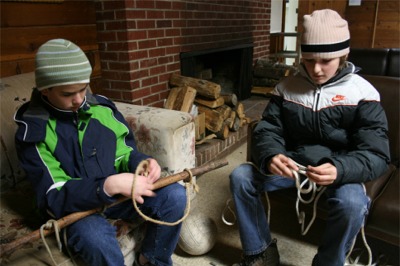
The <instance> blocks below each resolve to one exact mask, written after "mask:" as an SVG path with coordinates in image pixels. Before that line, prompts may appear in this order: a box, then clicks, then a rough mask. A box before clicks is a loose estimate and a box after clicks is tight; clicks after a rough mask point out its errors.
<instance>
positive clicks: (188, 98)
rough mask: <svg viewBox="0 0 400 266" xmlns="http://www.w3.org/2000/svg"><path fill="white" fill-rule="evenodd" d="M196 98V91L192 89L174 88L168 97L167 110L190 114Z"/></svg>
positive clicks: (187, 87) (185, 87) (186, 87)
mask: <svg viewBox="0 0 400 266" xmlns="http://www.w3.org/2000/svg"><path fill="white" fill-rule="evenodd" d="M195 97H196V90H195V89H194V88H192V87H189V86H184V87H174V88H172V89H171V91H170V93H169V95H168V98H167V101H166V102H165V108H166V109H170V110H177V111H182V112H187V113H190V110H191V109H192V106H193V102H194V99H195Z"/></svg>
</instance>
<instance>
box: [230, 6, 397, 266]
mask: <svg viewBox="0 0 400 266" xmlns="http://www.w3.org/2000/svg"><path fill="white" fill-rule="evenodd" d="M303 26H304V32H303V34H302V43H301V52H302V63H301V64H300V66H299V69H298V70H299V71H298V73H297V74H296V75H293V76H289V77H286V78H285V79H283V80H282V81H281V82H280V83H279V84H277V86H276V87H275V89H274V92H273V95H272V97H271V99H270V102H269V103H268V106H267V107H266V109H265V111H264V113H263V116H262V119H261V121H260V122H259V123H258V124H257V126H256V127H255V129H254V131H253V133H252V145H251V157H252V159H253V162H254V164H248V163H246V164H242V165H240V166H238V167H237V168H236V169H234V171H233V172H232V173H231V175H230V180H231V181H230V185H231V192H232V195H233V199H234V203H235V207H236V214H237V215H236V216H237V219H238V224H239V230H240V239H241V242H242V246H243V250H244V258H243V260H242V261H241V262H240V263H239V264H235V265H237V266H256V265H268V266H275V265H279V260H280V254H279V253H278V247H277V241H276V240H275V239H273V238H272V236H271V231H270V227H269V220H268V219H267V216H266V215H265V213H264V206H263V204H262V201H261V195H263V194H264V192H272V191H275V190H279V189H285V188H290V187H294V188H296V189H297V192H298V199H297V202H296V211H297V215H298V218H299V222H300V223H301V230H302V234H303V235H305V234H306V233H307V231H308V229H309V228H310V226H311V224H312V222H313V219H314V218H315V217H314V216H313V217H312V218H307V219H305V218H304V215H305V214H304V212H300V210H299V209H300V207H301V204H308V203H314V204H316V203H317V202H318V199H320V196H321V195H322V194H324V195H325V198H321V199H326V203H327V204H325V205H327V206H328V209H327V211H328V216H327V219H326V229H325V231H324V232H323V234H322V237H321V239H320V245H319V247H318V252H317V254H316V255H315V257H314V258H313V261H312V265H313V266H343V265H345V260H346V257H347V256H348V255H349V253H350V252H351V248H352V245H353V244H354V241H355V238H356V236H357V234H358V232H359V231H360V229H361V228H362V227H363V224H364V221H365V217H366V215H367V213H368V207H369V201H370V200H369V198H368V196H367V195H366V192H365V188H364V185H363V183H364V182H367V181H371V180H374V179H376V178H378V177H379V176H381V175H382V174H383V173H384V172H385V171H386V169H387V167H388V163H389V162H390V155H389V144H388V138H387V135H386V132H387V128H388V126H387V120H386V115H385V112H384V110H383V108H382V106H381V104H380V102H379V101H380V97H379V93H378V92H377V90H376V89H375V88H374V87H373V86H372V85H371V84H370V83H368V82H367V81H366V80H365V79H363V78H362V77H361V76H359V75H357V74H356V72H357V71H356V68H355V66H354V65H353V64H352V63H350V62H347V61H346V58H347V55H348V53H349V47H350V33H349V29H348V25H347V22H346V21H345V20H344V19H343V18H341V17H340V15H339V14H338V13H337V12H336V11H334V10H330V9H324V10H316V11H314V12H313V13H312V14H309V15H305V16H304V19H303ZM300 176H301V178H300ZM308 192H310V194H308V195H305V196H304V195H302V194H307V193H308ZM304 199H306V200H304ZM299 206H300V207H299ZM315 206H316V205H315ZM314 214H315V213H314ZM305 221H307V223H308V221H311V222H309V223H308V224H305ZM281 255H282V256H284V254H281Z"/></svg>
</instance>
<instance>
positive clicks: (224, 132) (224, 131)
mask: <svg viewBox="0 0 400 266" xmlns="http://www.w3.org/2000/svg"><path fill="white" fill-rule="evenodd" d="M228 123H229V121H228V122H227V121H225V122H224V124H223V125H222V127H221V129H220V130H219V131H218V132H216V135H217V138H219V139H227V138H228V136H229V125H228Z"/></svg>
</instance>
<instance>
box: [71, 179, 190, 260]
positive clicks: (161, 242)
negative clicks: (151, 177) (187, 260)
mask: <svg viewBox="0 0 400 266" xmlns="http://www.w3.org/2000/svg"><path fill="white" fill-rule="evenodd" d="M156 193H157V196H156V197H147V198H145V201H144V203H143V204H142V205H138V207H139V208H140V210H141V211H142V212H143V213H144V214H146V215H147V216H149V217H152V218H154V219H158V220H161V221H165V222H175V221H177V220H179V219H180V218H182V216H183V214H184V210H185V207H186V192H185V188H184V187H183V186H181V185H180V184H177V183H175V184H172V185H169V186H166V187H164V188H161V189H159V190H157V191H156ZM103 215H104V216H103ZM103 215H101V214H93V215H90V216H88V217H86V218H84V219H82V220H79V221H77V222H75V223H73V224H72V225H70V226H69V227H68V228H67V237H68V246H69V247H70V248H71V250H72V251H73V252H75V253H78V254H79V255H80V257H81V258H82V259H83V260H84V261H85V263H86V264H87V265H93V266H102V265H116V266H123V265H124V257H123V255H122V252H121V249H120V247H119V244H118V241H117V239H116V228H115V227H114V226H112V225H111V224H110V223H109V222H108V221H107V220H106V218H113V219H117V218H120V219H124V220H130V221H134V220H135V219H137V218H138V217H139V215H138V213H137V212H136V211H135V208H134V207H133V204H132V201H131V200H128V201H125V202H123V203H121V204H118V205H116V206H114V207H111V208H109V209H107V210H106V211H105V212H104V214H103ZM180 229H181V224H179V225H176V226H168V225H158V224H155V223H148V224H147V226H146V235H145V238H144V240H143V243H142V248H141V253H142V254H143V255H144V256H145V257H146V258H148V259H149V261H150V262H151V263H152V264H154V265H172V260H171V255H172V253H173V252H174V250H175V247H176V244H177V243H178V239H179V232H180Z"/></svg>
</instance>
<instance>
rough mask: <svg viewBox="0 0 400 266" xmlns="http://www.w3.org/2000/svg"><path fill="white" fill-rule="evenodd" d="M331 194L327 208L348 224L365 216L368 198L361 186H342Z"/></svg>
mask: <svg viewBox="0 0 400 266" xmlns="http://www.w3.org/2000/svg"><path fill="white" fill-rule="evenodd" d="M333 194H334V195H333V196H332V195H331V196H328V197H329V198H328V203H329V206H330V207H331V208H333V209H334V210H335V211H336V212H337V213H338V214H339V215H340V216H342V217H343V218H346V219H347V220H348V222H350V223H351V222H353V221H357V220H358V219H360V217H363V216H365V215H366V214H367V212H368V206H369V198H368V196H367V195H366V194H365V191H364V188H363V187H362V185H361V184H346V185H343V186H342V187H341V188H339V189H337V190H336V191H335V193H333ZM328 195H329V194H328Z"/></svg>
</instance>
